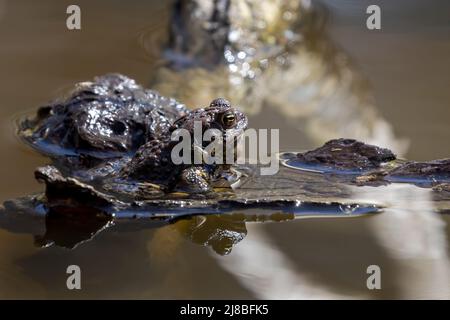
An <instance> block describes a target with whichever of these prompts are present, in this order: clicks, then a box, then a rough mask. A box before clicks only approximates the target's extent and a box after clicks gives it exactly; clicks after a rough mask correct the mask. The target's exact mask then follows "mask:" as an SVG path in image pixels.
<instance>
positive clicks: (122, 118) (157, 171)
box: [19, 74, 247, 193]
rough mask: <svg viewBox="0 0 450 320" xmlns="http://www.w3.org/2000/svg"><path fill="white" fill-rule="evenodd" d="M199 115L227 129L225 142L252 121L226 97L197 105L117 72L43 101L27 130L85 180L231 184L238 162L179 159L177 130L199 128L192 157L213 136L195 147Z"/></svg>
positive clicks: (192, 187) (205, 187)
mask: <svg viewBox="0 0 450 320" xmlns="http://www.w3.org/2000/svg"><path fill="white" fill-rule="evenodd" d="M195 122H199V123H201V131H202V133H203V132H205V131H206V130H208V129H216V130H219V132H220V133H221V134H222V140H223V141H222V143H223V144H224V145H225V138H226V137H227V136H228V137H233V139H237V137H238V136H239V135H241V134H242V133H243V132H244V130H245V129H246V127H247V117H246V116H245V115H244V114H243V113H241V112H240V111H238V110H236V109H234V108H233V107H232V106H231V104H230V103H229V102H228V101H227V100H225V99H222V98H218V99H215V100H214V101H212V102H211V103H210V105H209V106H208V107H207V108H200V109H195V110H192V111H189V110H188V109H187V108H186V107H185V106H184V105H182V104H180V103H178V102H177V101H176V100H174V99H171V98H166V97H163V96H161V95H159V94H158V93H157V92H156V91H153V90H149V89H144V88H143V87H141V86H140V85H138V84H136V83H135V82H134V80H132V79H130V78H127V77H125V76H123V75H119V74H109V75H105V76H101V77H97V78H95V80H94V81H93V82H83V83H79V84H77V85H76V86H75V89H74V90H72V92H71V93H70V94H69V95H68V96H67V97H66V98H65V99H60V100H58V101H56V102H53V103H51V104H49V105H48V106H44V107H42V108H40V109H39V111H38V113H37V116H36V117H35V118H34V119H31V120H30V119H25V120H24V121H22V123H20V127H19V135H20V136H21V137H22V138H23V139H24V140H25V141H26V142H28V143H29V144H30V145H31V146H33V147H34V148H35V149H37V150H38V151H40V152H42V153H45V154H46V155H49V156H50V157H51V158H52V159H53V160H54V164H55V166H56V167H57V168H58V169H62V170H61V171H63V172H66V173H67V172H69V174H70V175H74V176H76V177H79V178H83V180H102V179H104V178H106V177H108V178H117V179H126V180H127V181H128V182H130V181H131V182H132V181H136V182H149V183H153V184H155V185H157V186H158V187H159V188H160V189H161V190H164V191H166V192H171V191H187V192H194V193H198V192H200V193H207V192H210V191H212V190H213V189H212V187H213V186H214V185H216V186H228V187H229V183H228V180H229V179H233V176H234V175H233V173H232V172H231V171H230V165H225V164H214V163H213V164H206V163H205V161H204V158H203V157H202V158H201V159H202V162H200V163H196V164H184V163H182V164H175V163H174V162H173V161H172V159H171V152H172V149H173V148H174V146H175V145H176V144H177V143H179V141H178V140H177V141H172V139H171V136H172V134H174V133H175V132H176V130H177V129H185V130H187V132H188V133H189V135H190V136H191V141H192V148H191V150H192V155H191V156H192V158H193V157H194V153H195V152H203V150H204V148H205V147H206V145H207V144H209V143H210V142H207V143H206V142H202V144H201V145H200V147H201V148H200V149H199V148H198V147H194V145H193V141H194V139H193V138H194V123H195ZM130 158H131V160H130ZM191 163H194V162H191ZM48 172H54V171H53V170H49V171H48ZM50 178H51V177H49V179H50ZM49 179H47V180H49ZM44 180H46V179H44ZM47 180H46V182H48V181H47ZM50 180H51V179H50ZM50 180H49V181H50Z"/></svg>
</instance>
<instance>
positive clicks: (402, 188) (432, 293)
mask: <svg viewBox="0 0 450 320" xmlns="http://www.w3.org/2000/svg"><path fill="white" fill-rule="evenodd" d="M353 191H354V193H353V194H354V197H355V198H358V199H364V198H366V199H373V198H374V197H376V198H383V199H384V200H385V201H386V204H387V208H386V211H385V213H384V214H382V215H379V216H378V217H377V219H374V223H373V224H372V225H371V226H372V228H373V231H374V234H375V235H376V236H377V237H378V241H379V242H380V244H381V245H382V246H383V247H384V248H385V249H386V251H387V252H388V253H389V254H390V255H391V256H392V258H393V259H395V261H396V262H397V267H398V269H399V270H400V271H399V275H398V277H397V281H398V286H399V287H400V289H401V295H402V297H404V298H416V299H417V298H427V299H430V298H431V299H450V287H449V283H450V261H449V257H448V248H447V239H446V232H445V222H444V221H443V220H442V218H441V217H440V216H439V214H438V213H436V212H435V210H434V209H435V208H433V203H434V202H433V201H432V193H433V191H432V190H429V189H424V188H418V187H415V186H412V185H405V184H393V185H389V186H387V187H383V188H354V190H353Z"/></svg>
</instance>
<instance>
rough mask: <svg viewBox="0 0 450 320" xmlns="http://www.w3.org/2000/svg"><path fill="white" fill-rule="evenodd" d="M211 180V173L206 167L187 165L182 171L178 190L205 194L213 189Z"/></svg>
mask: <svg viewBox="0 0 450 320" xmlns="http://www.w3.org/2000/svg"><path fill="white" fill-rule="evenodd" d="M209 181H210V173H209V172H208V171H207V170H206V169H205V168H204V167H202V166H192V167H187V168H185V169H183V170H182V171H181V174H180V177H179V180H178V183H177V186H176V189H177V191H183V192H189V193H202V194H205V193H209V192H212V191H213V189H212V187H211V185H210V183H209Z"/></svg>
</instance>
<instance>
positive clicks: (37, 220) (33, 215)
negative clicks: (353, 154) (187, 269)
mask: <svg viewBox="0 0 450 320" xmlns="http://www.w3.org/2000/svg"><path fill="white" fill-rule="evenodd" d="M199 203H200V204H201V205H202V206H201V207H198V208H197V209H195V207H192V208H190V213H189V214H188V213H186V212H184V213H180V212H179V208H172V209H170V208H166V209H165V210H163V211H161V208H159V207H158V208H156V209H155V210H157V211H155V212H152V211H151V210H150V209H149V210H148V211H146V212H144V211H142V210H138V211H135V212H134V213H133V212H132V211H131V210H132V209H129V210H127V211H126V212H125V213H121V212H116V213H115V214H114V217H113V216H111V215H109V214H107V213H106V212H105V211H102V210H100V209H96V208H94V207H92V206H88V205H79V204H75V205H72V206H71V205H70V204H62V203H59V204H56V205H55V204H53V203H51V202H50V203H47V202H46V201H45V196H43V195H37V196H29V197H23V198H19V199H15V200H10V201H6V202H5V203H4V208H2V209H0V227H1V228H3V229H6V230H9V231H11V232H15V233H28V234H32V235H34V237H35V245H37V246H38V247H49V246H52V245H56V246H59V247H64V248H68V249H74V248H76V247H77V246H78V245H80V244H82V243H84V242H87V241H89V240H91V239H93V238H94V237H95V236H96V235H97V234H99V233H100V232H102V231H105V230H110V231H112V232H115V233H122V232H135V231H138V230H146V229H149V228H156V227H161V226H167V225H170V226H171V229H172V230H176V231H177V232H178V233H179V234H180V235H183V236H184V237H186V238H187V239H190V240H191V241H192V242H194V243H198V244H201V245H204V246H209V247H211V248H212V249H213V250H214V251H215V252H216V253H218V254H220V255H226V254H229V253H230V252H231V250H232V248H233V246H235V245H236V244H237V243H239V242H240V241H242V240H243V239H244V238H245V236H246V235H247V229H246V224H247V223H250V222H259V223H262V222H268V221H272V222H275V221H276V222H282V221H291V220H294V219H298V218H313V217H314V218H320V217H334V218H341V217H358V216H367V215H371V214H375V213H378V212H380V211H381V207H378V206H375V205H372V204H364V203H361V204H341V203H325V202H324V203H308V202H301V201H299V202H298V203H297V202H292V201H287V202H286V203H284V202H283V201H278V202H277V201H274V202H273V203H269V204H267V203H252V204H250V205H249V206H247V205H245V204H242V203H241V204H235V206H234V207H233V206H231V208H228V206H226V209H223V210H222V211H221V210H220V209H219V208H218V207H215V206H214V205H213V206H209V207H208V206H205V203H203V202H202V201H199ZM200 212H202V213H200ZM213 213H216V214H213ZM137 215H139V217H137Z"/></svg>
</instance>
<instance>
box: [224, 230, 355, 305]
mask: <svg viewBox="0 0 450 320" xmlns="http://www.w3.org/2000/svg"><path fill="white" fill-rule="evenodd" d="M249 229H250V234H249V236H248V238H249V239H248V241H246V242H245V243H243V244H242V245H240V246H239V248H237V249H236V250H235V251H234V252H233V254H231V255H230V256H227V257H226V258H218V259H217V261H218V262H219V263H220V265H221V266H222V267H223V268H224V269H225V270H227V271H229V272H230V273H232V274H233V275H234V276H235V277H236V278H237V279H238V280H239V281H240V282H241V283H242V284H243V286H244V287H246V288H247V289H248V290H250V291H251V292H252V293H253V294H254V295H255V297H257V298H258V299H349V298H364V297H363V296H355V295H353V296H349V295H344V294H339V293H336V292H334V291H333V289H332V288H330V287H328V286H327V285H326V284H323V283H320V282H319V281H317V280H314V279H312V278H311V277H308V276H307V275H305V274H302V273H299V272H298V270H297V268H296V266H295V265H294V264H293V262H292V261H290V259H289V258H288V257H286V256H285V255H284V254H283V251H282V250H281V249H282V248H279V247H277V246H275V245H274V244H273V243H272V242H271V241H270V240H269V237H268V236H267V234H265V233H264V232H263V231H262V230H261V228H249Z"/></svg>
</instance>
